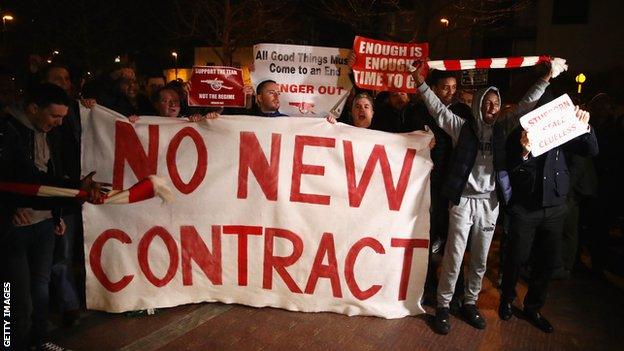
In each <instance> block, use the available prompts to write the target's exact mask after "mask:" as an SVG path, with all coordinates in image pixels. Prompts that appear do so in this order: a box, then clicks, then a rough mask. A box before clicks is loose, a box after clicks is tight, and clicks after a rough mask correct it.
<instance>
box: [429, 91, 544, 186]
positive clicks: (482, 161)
mask: <svg viewBox="0 0 624 351" xmlns="http://www.w3.org/2000/svg"><path fill="white" fill-rule="evenodd" d="M547 86H548V82H545V81H542V80H538V82H536V83H535V84H534V85H533V86H532V87H531V88H530V89H529V90H528V91H527V92H526V94H525V95H524V96H523V98H522V99H521V100H520V102H519V103H518V106H517V108H516V109H515V110H511V111H508V112H507V113H505V114H504V115H499V116H498V117H497V120H496V123H497V124H498V123H501V124H502V127H503V130H504V131H505V132H509V131H510V130H512V129H513V128H514V127H515V126H517V125H518V124H519V121H518V119H519V116H522V115H523V114H525V113H527V112H529V111H531V110H532V109H533V108H534V107H535V104H536V103H537V101H538V100H539V98H540V97H541V96H542V94H543V93H544V90H545V89H546V87H547ZM418 91H419V93H420V94H421V96H422V98H423V102H424V103H425V106H427V110H428V111H429V114H430V115H431V116H432V117H433V118H434V120H435V121H436V123H437V124H438V125H439V126H440V127H441V128H442V129H443V130H444V131H445V132H446V133H447V134H448V135H449V136H450V137H451V139H452V140H453V147H455V146H456V145H457V142H458V140H459V135H460V133H461V130H462V127H463V126H464V123H466V120H465V119H464V118H461V117H460V116H457V115H455V114H454V113H453V112H452V111H451V110H450V109H449V108H448V107H447V106H445V105H444V104H442V102H441V101H440V99H439V98H438V97H437V96H436V95H435V94H434V93H433V91H432V90H431V89H430V88H429V86H428V85H427V84H426V83H423V84H421V85H420V86H418ZM488 91H495V92H496V94H497V95H498V97H499V99H500V93H499V91H498V89H496V88H495V87H489V88H486V89H483V90H481V91H479V92H478V93H477V94H476V95H475V97H474V99H473V114H474V117H475V127H476V132H477V138H478V139H479V147H478V154H477V157H476V159H475V164H474V166H473V168H472V169H471V171H470V175H469V179H468V180H467V183H466V186H465V188H464V190H463V191H462V196H466V197H473V198H487V197H489V196H491V195H492V191H493V190H494V189H495V184H496V175H495V172H494V159H493V153H492V130H493V128H492V127H493V126H491V125H487V124H486V123H485V122H483V116H482V115H481V104H482V102H483V98H484V97H485V94H486V93H487V92H488Z"/></svg>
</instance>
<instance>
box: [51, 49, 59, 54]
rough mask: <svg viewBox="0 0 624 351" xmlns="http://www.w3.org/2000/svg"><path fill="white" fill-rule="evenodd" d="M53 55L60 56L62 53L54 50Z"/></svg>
mask: <svg viewBox="0 0 624 351" xmlns="http://www.w3.org/2000/svg"><path fill="white" fill-rule="evenodd" d="M52 53H53V54H54V55H58V54H60V52H59V51H58V50H54V51H52Z"/></svg>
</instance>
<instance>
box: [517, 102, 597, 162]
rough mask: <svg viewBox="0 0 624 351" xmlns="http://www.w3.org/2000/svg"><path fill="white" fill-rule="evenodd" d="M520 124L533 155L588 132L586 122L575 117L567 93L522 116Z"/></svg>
mask: <svg viewBox="0 0 624 351" xmlns="http://www.w3.org/2000/svg"><path fill="white" fill-rule="evenodd" d="M520 124H521V125H522V128H524V130H526V131H527V134H528V137H529V141H530V142H531V154H532V155H533V156H534V157H537V156H539V155H541V154H543V153H545V152H547V151H549V150H551V149H554V148H555V147H557V146H559V145H563V144H565V143H566V142H568V141H570V140H572V139H574V138H576V137H577V136H579V135H582V134H585V133H587V132H589V130H588V126H587V124H584V123H581V121H579V119H578V118H576V113H575V112H574V103H572V100H571V99H570V97H569V96H568V94H564V95H561V96H560V97H558V98H556V99H555V100H553V101H551V102H549V103H547V104H546V105H544V106H541V107H540V108H538V109H535V110H533V111H531V112H529V113H527V114H526V115H524V116H522V117H521V118H520Z"/></svg>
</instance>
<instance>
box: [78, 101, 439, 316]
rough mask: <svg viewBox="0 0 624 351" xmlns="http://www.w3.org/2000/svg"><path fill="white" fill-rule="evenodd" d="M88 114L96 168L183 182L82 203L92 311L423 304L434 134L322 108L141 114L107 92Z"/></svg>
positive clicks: (384, 309) (130, 179)
mask: <svg viewBox="0 0 624 351" xmlns="http://www.w3.org/2000/svg"><path fill="white" fill-rule="evenodd" d="M82 121H83V123H84V124H83V137H82V142H83V145H82V146H83V148H82V152H83V153H82V162H83V163H82V165H83V167H84V169H89V170H91V169H93V170H95V171H97V176H98V180H101V181H107V182H110V183H112V184H113V188H114V189H123V188H127V187H128V186H129V185H131V184H134V183H135V182H136V179H142V178H144V177H145V175H147V174H157V175H159V176H161V177H162V178H165V179H166V180H167V181H168V182H170V185H169V186H170V188H171V189H172V190H173V192H174V193H175V196H176V201H175V202H173V203H171V204H163V203H162V202H161V201H160V200H158V199H151V200H146V201H142V202H139V203H135V204H131V205H98V206H92V205H88V204H85V205H84V208H83V215H84V238H85V240H84V249H85V264H86V267H85V268H86V271H87V273H86V276H87V282H86V289H87V306H88V308H89V309H96V310H104V311H109V312H122V311H128V310H138V309H146V308H156V307H169V306H176V305H180V304H187V303H197V302H202V301H221V302H225V303H240V304H245V305H250V306H256V307H263V306H272V307H278V308H284V309H288V310H292V311H302V312H321V311H331V312H336V313H342V314H347V315H373V316H380V317H385V318H399V317H403V316H406V315H414V314H418V313H423V312H424V311H423V309H422V307H421V306H420V298H421V295H422V292H423V285H424V280H425V275H426V272H427V259H428V252H429V251H428V245H429V205H430V197H429V173H430V171H431V168H432V162H431V159H430V156H429V147H428V145H429V142H430V141H431V138H432V134H431V133H426V132H414V133H411V134H391V133H383V132H377V131H371V130H367V129H361V128H355V127H351V126H347V125H344V124H330V123H328V122H327V121H325V120H324V119H320V118H262V117H250V116H221V117H219V118H217V119H215V120H208V121H203V122H200V123H192V122H187V121H183V120H180V119H174V118H159V117H142V118H141V119H140V120H139V121H138V122H136V123H135V124H131V123H129V122H127V120H126V118H124V117H122V116H121V115H119V114H117V113H115V112H113V111H111V110H108V109H105V108H103V107H101V106H98V105H96V106H95V107H94V108H93V109H92V110H91V111H90V115H83V119H82Z"/></svg>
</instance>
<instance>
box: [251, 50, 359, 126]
mask: <svg viewBox="0 0 624 351" xmlns="http://www.w3.org/2000/svg"><path fill="white" fill-rule="evenodd" d="M253 52H254V67H253V68H254V69H253V71H252V72H251V79H252V81H253V84H254V88H256V87H257V86H258V84H260V83H261V82H263V81H265V80H268V79H270V80H273V81H275V82H276V83H277V84H278V85H279V91H280V105H281V106H280V109H279V111H280V112H282V113H285V114H287V115H289V116H305V117H323V118H324V117H325V116H327V115H328V114H330V113H332V114H334V115H336V114H337V115H338V116H339V115H340V112H341V111H342V108H343V106H344V103H345V101H346V97H347V96H348V95H349V91H350V90H351V87H352V84H351V81H350V80H349V75H348V69H349V68H348V67H347V57H348V55H349V50H348V49H338V48H326V47H317V46H302V45H283V44H258V45H254V48H253Z"/></svg>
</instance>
